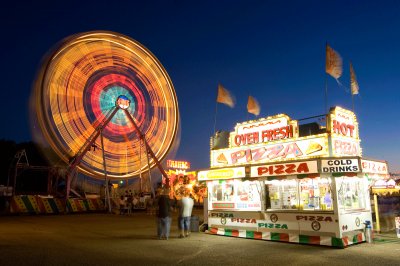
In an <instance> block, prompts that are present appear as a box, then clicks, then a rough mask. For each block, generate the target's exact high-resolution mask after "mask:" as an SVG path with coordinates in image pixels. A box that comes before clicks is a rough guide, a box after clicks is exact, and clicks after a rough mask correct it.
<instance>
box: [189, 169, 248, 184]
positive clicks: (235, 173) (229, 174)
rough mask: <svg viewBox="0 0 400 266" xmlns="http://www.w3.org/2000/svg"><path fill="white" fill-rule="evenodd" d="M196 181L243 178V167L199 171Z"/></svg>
mask: <svg viewBox="0 0 400 266" xmlns="http://www.w3.org/2000/svg"><path fill="white" fill-rule="evenodd" d="M197 177H198V180H199V181H201V180H213V179H230V178H241V177H245V167H235V168H224V169H218V170H209V171H199V173H198V174H197Z"/></svg>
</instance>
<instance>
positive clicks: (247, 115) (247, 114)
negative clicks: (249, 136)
mask: <svg viewBox="0 0 400 266" xmlns="http://www.w3.org/2000/svg"><path fill="white" fill-rule="evenodd" d="M247 94H248V95H247V104H249V97H250V92H248V93H247ZM246 109H247V112H246V121H249V109H248V106H246Z"/></svg>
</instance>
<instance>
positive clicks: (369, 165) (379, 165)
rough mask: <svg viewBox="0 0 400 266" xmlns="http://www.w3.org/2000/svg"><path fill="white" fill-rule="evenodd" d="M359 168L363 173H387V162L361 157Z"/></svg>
mask: <svg viewBox="0 0 400 266" xmlns="http://www.w3.org/2000/svg"><path fill="white" fill-rule="evenodd" d="M361 170H362V172H363V173H371V174H383V175H386V174H388V167H387V163H384V162H375V161H369V160H363V159H361Z"/></svg>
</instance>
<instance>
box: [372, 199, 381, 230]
mask: <svg viewBox="0 0 400 266" xmlns="http://www.w3.org/2000/svg"><path fill="white" fill-rule="evenodd" d="M374 210H375V220H376V231H377V232H378V233H380V232H381V223H380V221H379V208H378V195H376V194H374Z"/></svg>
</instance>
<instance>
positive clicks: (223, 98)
mask: <svg viewBox="0 0 400 266" xmlns="http://www.w3.org/2000/svg"><path fill="white" fill-rule="evenodd" d="M217 102H218V103H223V104H226V105H228V106H229V107H231V108H233V107H234V106H235V99H234V98H233V97H232V95H231V94H230V92H229V91H228V90H227V89H225V88H224V87H223V86H222V85H221V84H218V96H217Z"/></svg>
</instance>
